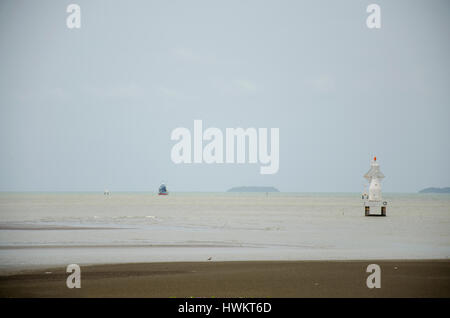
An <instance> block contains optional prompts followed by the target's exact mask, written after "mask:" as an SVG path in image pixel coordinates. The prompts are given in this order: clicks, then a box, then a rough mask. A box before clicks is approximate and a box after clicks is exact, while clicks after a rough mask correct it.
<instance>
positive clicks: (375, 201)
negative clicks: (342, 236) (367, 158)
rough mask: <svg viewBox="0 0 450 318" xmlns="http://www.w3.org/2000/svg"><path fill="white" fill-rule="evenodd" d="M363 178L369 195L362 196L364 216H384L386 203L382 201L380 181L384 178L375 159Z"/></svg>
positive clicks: (365, 193) (375, 158)
mask: <svg viewBox="0 0 450 318" xmlns="http://www.w3.org/2000/svg"><path fill="white" fill-rule="evenodd" d="M364 178H366V179H367V181H368V182H369V193H368V194H367V192H366V191H365V192H364V193H363V195H362V199H363V200H364V211H365V215H366V216H372V215H378V216H386V206H387V202H386V201H383V199H382V195H381V180H382V179H383V178H384V174H383V173H382V172H381V171H380V165H379V164H378V162H377V157H374V158H373V160H372V162H371V164H370V170H369V171H368V172H367V173H366V174H365V175H364Z"/></svg>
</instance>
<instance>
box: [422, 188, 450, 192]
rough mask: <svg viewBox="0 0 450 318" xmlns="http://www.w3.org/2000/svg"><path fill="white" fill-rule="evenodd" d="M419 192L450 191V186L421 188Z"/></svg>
mask: <svg viewBox="0 0 450 318" xmlns="http://www.w3.org/2000/svg"><path fill="white" fill-rule="evenodd" d="M419 193H450V187H447V188H426V189H423V190H420V191H419Z"/></svg>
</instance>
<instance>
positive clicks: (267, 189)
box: [227, 187, 280, 192]
mask: <svg viewBox="0 0 450 318" xmlns="http://www.w3.org/2000/svg"><path fill="white" fill-rule="evenodd" d="M227 192H280V190H278V189H277V188H275V187H234V188H231V189H229V190H228V191H227Z"/></svg>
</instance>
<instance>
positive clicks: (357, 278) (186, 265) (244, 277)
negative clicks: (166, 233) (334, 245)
mask: <svg viewBox="0 0 450 318" xmlns="http://www.w3.org/2000/svg"><path fill="white" fill-rule="evenodd" d="M373 263H375V264H378V265H380V266H381V288H380V289H369V288H367V286H366V279H367V277H368V275H369V273H366V268H367V266H368V265H369V264H373ZM67 275H68V274H66V273H65V268H63V267H61V268H53V269H42V270H31V271H23V272H20V273H15V274H8V275H2V276H0V296H1V297H177V298H178V297H206V298H209V297H446V298H448V297H450V261H449V260H417V261H404V260H399V261H395V260H392V261H245V262H172V263H139V264H117V265H93V266H81V288H80V289H68V288H67V287H66V277H67Z"/></svg>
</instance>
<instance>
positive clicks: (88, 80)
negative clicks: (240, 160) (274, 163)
mask: <svg viewBox="0 0 450 318" xmlns="http://www.w3.org/2000/svg"><path fill="white" fill-rule="evenodd" d="M70 3H77V4H79V5H80V7H81V29H68V28H67V26H66V18H67V16H68V15H69V14H68V13H66V7H67V5H69V4H70ZM370 3H377V4H379V5H380V7H381V29H369V28H367V26H366V18H367V16H368V13H366V7H367V6H368V5H369V4H370ZM449 30H450V2H449V1H446V0H444V1H437V0H436V1H425V0H421V1H375V0H374V1H360V0H355V1H333V0H330V1H313V0H310V1H275V0H272V1H258V0H254V1H251V0H246V1H241V0H239V1H238V0H227V1H225V0H221V1H218V0H217V1H206V0H205V1H197V0H185V1H181V0H180V1H170V0H168V1H162V0H160V1H111V0H108V1H106V0H105V1H92V0H90V1H79V0H77V1H59V0H58V1H56V0H55V1H17V0H10V1H5V0H2V1H1V2H0V43H1V44H0V45H1V50H0V149H1V157H0V191H103V189H105V188H108V189H110V190H111V191H156V190H157V187H158V185H159V183H160V182H161V181H166V182H167V183H168V185H169V190H171V191H224V190H227V189H228V188H230V187H233V186H240V185H270V186H275V187H277V188H279V189H280V190H281V191H301V192H322V191H323V192H347V191H351V192H359V191H362V189H363V185H364V182H365V180H364V179H363V174H364V173H365V172H367V170H368V169H369V164H370V159H371V158H372V156H373V155H376V156H377V157H378V158H379V162H380V165H381V170H382V171H383V173H384V174H385V175H386V178H385V179H384V182H383V186H384V189H385V191H390V192H416V191H418V190H420V189H422V188H424V187H428V186H440V187H442V186H450V168H449V157H450V143H449V136H450V127H449V120H450V111H449V109H450V87H449V83H450V62H449V57H450V43H449V38H450V37H449ZM195 119H201V120H203V126H204V128H207V127H217V128H220V129H222V130H223V131H225V128H228V127H243V128H248V127H257V128H258V127H264V128H271V127H276V128H279V129H280V168H279V171H278V173H277V174H274V175H261V174H260V173H259V167H260V165H259V164H242V165H237V164H222V165H218V164H212V165H208V164H196V165H194V164H191V165H185V164H181V165H176V164H174V163H173V162H172V161H171V158H170V151H171V148H172V147H173V145H174V144H175V142H174V141H172V140H171V139H170V134H171V132H172V130H173V129H175V128H176V127H186V128H189V129H190V130H191V131H192V130H193V121H194V120H195Z"/></svg>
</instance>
